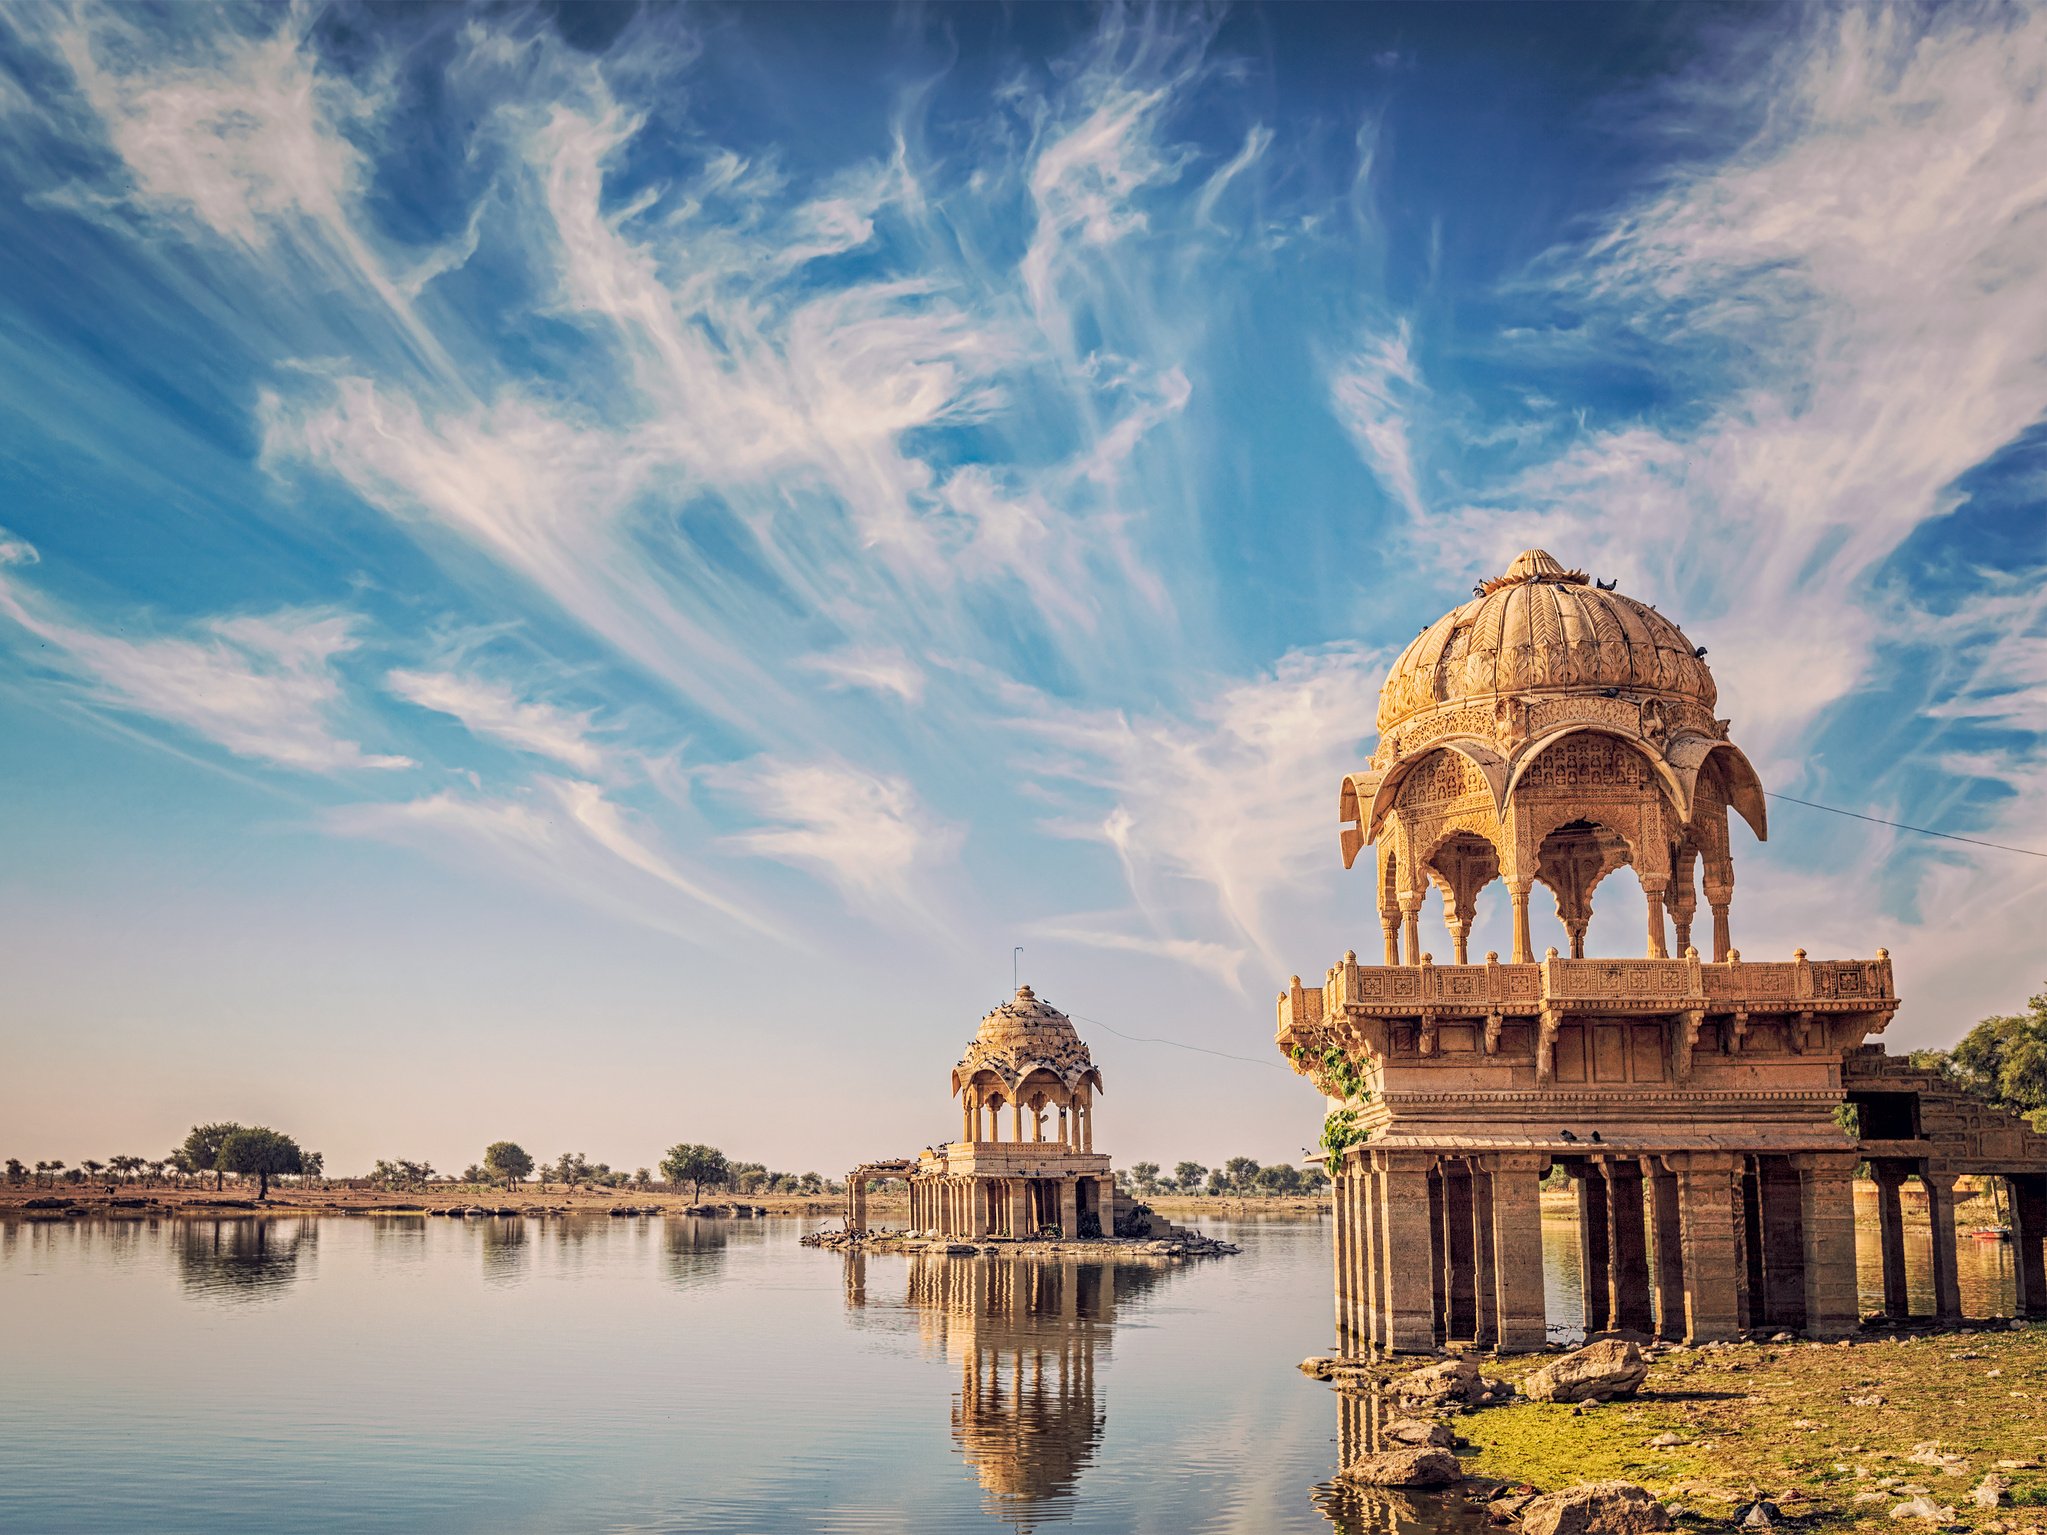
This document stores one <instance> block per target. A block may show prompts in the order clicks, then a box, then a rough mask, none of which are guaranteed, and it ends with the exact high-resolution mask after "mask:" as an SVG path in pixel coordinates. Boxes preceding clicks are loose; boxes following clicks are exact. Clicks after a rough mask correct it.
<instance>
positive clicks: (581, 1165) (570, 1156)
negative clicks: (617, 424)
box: [553, 1151, 592, 1188]
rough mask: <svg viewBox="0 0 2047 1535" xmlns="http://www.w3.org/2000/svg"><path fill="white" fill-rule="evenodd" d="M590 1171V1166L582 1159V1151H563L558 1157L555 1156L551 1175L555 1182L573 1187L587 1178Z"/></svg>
mask: <svg viewBox="0 0 2047 1535" xmlns="http://www.w3.org/2000/svg"><path fill="white" fill-rule="evenodd" d="M591 1171H592V1169H591V1166H590V1164H589V1162H588V1161H586V1160H585V1159H584V1156H583V1153H582V1152H580V1151H578V1152H574V1153H570V1152H566V1151H564V1152H563V1153H562V1154H561V1155H560V1156H559V1157H557V1158H555V1163H554V1168H553V1176H554V1181H555V1182H556V1183H564V1184H567V1185H568V1186H569V1187H571V1188H574V1187H575V1186H576V1185H577V1184H579V1183H581V1182H583V1181H584V1180H585V1179H587V1178H588V1177H589V1176H590V1174H591Z"/></svg>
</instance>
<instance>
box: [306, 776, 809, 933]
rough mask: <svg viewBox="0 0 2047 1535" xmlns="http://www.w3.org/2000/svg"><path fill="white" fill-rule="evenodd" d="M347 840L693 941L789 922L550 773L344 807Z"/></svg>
mask: <svg viewBox="0 0 2047 1535" xmlns="http://www.w3.org/2000/svg"><path fill="white" fill-rule="evenodd" d="M321 824H323V825H324V826H325V827H326V828H327V829H328V830H329V831H331V832H333V833H334V834H336V835H338V836H347V837H366V838H371V839H374V840H377V841H382V842H390V843H397V844H400V845H405V846H413V847H420V848H423V849H425V850H426V851H428V852H431V853H435V854H439V855H443V856H450V857H453V858H455V859H456V860H457V861H472V860H475V859H481V860H483V861H484V862H485V863H486V864H488V865H489V866H491V867H493V868H500V869H506V870H509V871H510V872H512V873H514V874H516V875H518V876H519V877H520V878H522V879H524V880H526V881H527V882H528V883H530V884H532V885H534V886H536V887H538V888H542V889H547V890H567V891H568V892H570V893H572V894H573V895H575V896H576V897H577V898H579V899H581V900H583V901H585V902H587V903H588V904H590V905H592V906H594V907H596V908H598V909H600V910H603V911H606V912H609V913H611V914H612V915H614V916H617V917H620V918H623V919H625V920H627V921H630V922H634V923H637V924H639V925H641V926H644V927H649V928H652V929H654V930H656V931H658V932H664V933H667V934H670V935H671V936H673V937H677V938H683V939H687V940H688V941H690V942H692V943H698V944H709V943H712V942H714V941H716V940H717V939H718V938H719V936H720V935H729V934H730V933H731V932H732V931H733V930H734V929H735V928H739V929H744V930H747V931H750V932H752V933H756V934H759V935H761V936H764V937H769V938H783V937H785V936H786V935H785V934H784V932H783V931H782V929H781V928H780V926H779V925H778V924H776V923H774V922H772V921H770V920H769V919H768V918H766V917H765V916H763V915H761V914H759V913H758V912H756V911H755V910H754V909H753V907H752V906H751V905H750V904H749V903H748V902H746V901H745V900H743V899H741V898H740V897H738V896H736V895H734V894H732V893H730V892H729V891H728V890H727V889H725V888H724V887H723V885H722V883H721V882H720V881H718V880H716V879H715V878H713V877H712V876H711V875H709V874H707V873H704V872H701V871H699V870H697V869H695V868H692V867H691V866H690V865H689V864H688V863H687V862H685V861H684V860H683V859H682V858H680V857H678V856H677V855H676V854H675V853H673V852H672V851H670V850H668V849H666V848H664V847H663V846H662V845H661V843H660V839H659V836H658V834H657V833H656V832H655V831H654V830H653V829H652V828H650V827H648V826H647V825H646V824H645V823H644V821H643V820H642V819H641V818H639V817H637V816H635V815H634V814H633V813H632V812H631V811H630V810H628V809H627V808H625V807H624V806H622V805H620V804H619V803H618V802H617V801H615V800H613V799H611V798H609V797H608V796H607V795H606V794H605V792H604V790H603V789H601V788H600V787H599V786H598V785H596V784H592V783H587V782H584V781H582V780H579V779H572V778H555V777H549V776H544V775H543V776H541V777H539V778H537V779H535V780H534V782H533V783H532V784H531V785H529V786H528V787H527V788H526V789H525V790H524V791H523V792H521V793H517V794H506V795H482V794H462V793H459V792H456V791H452V790H448V791H442V792H440V793H437V794H431V795H427V796H424V797H422V798H419V799H413V800H404V801H395V802H385V803H366V804H356V805H347V806H342V807H339V808H337V809H334V810H331V811H328V812H326V813H325V815H323V817H322V818H321Z"/></svg>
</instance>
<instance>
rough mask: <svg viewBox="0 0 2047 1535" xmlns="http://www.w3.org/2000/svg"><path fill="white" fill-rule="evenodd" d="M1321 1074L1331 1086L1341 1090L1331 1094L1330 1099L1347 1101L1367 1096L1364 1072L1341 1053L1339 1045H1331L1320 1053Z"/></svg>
mask: <svg viewBox="0 0 2047 1535" xmlns="http://www.w3.org/2000/svg"><path fill="white" fill-rule="evenodd" d="M1322 1074H1323V1076H1324V1077H1325V1078H1327V1079H1328V1081H1329V1082H1330V1083H1331V1084H1332V1085H1334V1086H1336V1087H1338V1088H1341V1089H1342V1091H1341V1092H1338V1093H1332V1094H1331V1095H1330V1096H1331V1097H1336V1098H1346V1099H1348V1098H1363V1097H1365V1096H1367V1093H1366V1089H1365V1074H1364V1072H1363V1071H1362V1070H1360V1069H1359V1068H1358V1067H1357V1065H1355V1064H1354V1063H1353V1062H1352V1060H1351V1058H1350V1057H1349V1056H1347V1055H1345V1054H1344V1053H1343V1049H1342V1047H1341V1046H1339V1045H1331V1046H1330V1047H1329V1048H1328V1049H1327V1050H1324V1051H1323V1052H1322Z"/></svg>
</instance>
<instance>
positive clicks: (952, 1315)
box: [846, 1252, 1170, 1529]
mask: <svg viewBox="0 0 2047 1535" xmlns="http://www.w3.org/2000/svg"><path fill="white" fill-rule="evenodd" d="M868 1261H869V1260H868V1259H867V1258H866V1257H865V1256H864V1255H862V1254H860V1253H858V1252H854V1253H849V1254H848V1255H847V1258H846V1303H847V1305H848V1306H853V1307H864V1306H866V1305H867V1304H868V1296H867V1264H868ZM1169 1272H1170V1271H1169V1270H1167V1269H1166V1268H1164V1267H1158V1268H1153V1267H1150V1266H1139V1265H1133V1264H1128V1263H1124V1264H1113V1265H1112V1264H1103V1263H1095V1262H1082V1261H1076V1260H1071V1259H1069V1260H1065V1261H1061V1260H1057V1259H1049V1258H986V1257H979V1258H948V1257H946V1256H945V1255H943V1254H941V1253H917V1254H914V1255H912V1257H911V1259H910V1271H909V1285H908V1293H907V1296H906V1303H907V1305H908V1307H909V1308H910V1309H911V1310H912V1311H913V1312H914V1313H915V1315H916V1318H917V1322H918V1330H919V1332H920V1333H921V1334H922V1336H923V1338H924V1340H925V1342H926V1343H927V1344H928V1345H929V1346H930V1347H931V1348H932V1349H933V1351H934V1352H936V1351H943V1353H944V1354H945V1355H946V1357H947V1359H948V1360H949V1361H951V1363H952V1364H953V1366H954V1368H956V1369H957V1370H958V1372H959V1390H958V1392H957V1394H956V1395H955V1396H954V1398H953V1407H952V1437H953V1442H954V1443H955V1444H957V1445H958V1446H959V1450H960V1453H961V1454H962V1455H963V1456H965V1457H966V1460H967V1463H968V1464H969V1465H970V1466H972V1467H973V1469H974V1474H975V1476H976V1477H977V1478H978V1479H979V1481H980V1483H981V1486H982V1488H983V1489H984V1490H985V1491H986V1492H987V1494H988V1499H987V1509H988V1512H989V1513H990V1514H991V1515H992V1516H994V1517H996V1518H998V1519H1001V1520H1003V1521H1005V1522H1007V1523H1010V1524H1012V1525H1014V1526H1015V1527H1016V1528H1018V1529H1030V1528H1033V1527H1034V1526H1035V1524H1036V1523H1037V1522H1038V1521H1040V1520H1042V1519H1047V1518H1055V1519H1056V1518H1065V1517H1067V1515H1068V1513H1069V1512H1070V1510H1069V1509H1068V1508H1067V1507H1066V1506H1065V1505H1066V1504H1067V1503H1068V1501H1069V1500H1070V1499H1071V1498H1072V1496H1073V1494H1074V1491H1075V1489H1076V1488H1077V1486H1078V1485H1079V1482H1080V1478H1081V1474H1082V1472H1084V1471H1085V1470H1086V1469H1087V1467H1088V1465H1089V1463H1090V1462H1091V1461H1092V1460H1093V1459H1094V1455H1095V1451H1096V1449H1097V1448H1098V1447H1099V1446H1100V1444H1101V1440H1102V1428H1103V1425H1104V1423H1105V1422H1106V1420H1107V1417H1108V1410H1107V1406H1106V1404H1105V1402H1104V1400H1103V1397H1102V1395H1101V1392H1100V1389H1099V1387H1098V1385H1097V1380H1096V1371H1097V1367H1098V1365H1099V1363H1100V1361H1101V1359H1102V1358H1103V1356H1104V1355H1106V1353H1107V1351H1108V1347H1109V1334H1110V1329H1111V1328H1112V1327H1113V1326H1114V1325H1115V1316H1116V1307H1117V1305H1118V1303H1119V1302H1120V1303H1123V1304H1126V1305H1127V1304H1129V1303H1130V1302H1132V1301H1134V1300H1135V1299H1136V1298H1137V1297H1138V1296H1140V1295H1142V1294H1143V1293H1144V1292H1146V1291H1147V1290H1149V1289H1151V1288H1152V1287H1153V1286H1154V1285H1157V1284H1158V1283H1159V1282H1160V1281H1161V1280H1163V1279H1164V1278H1165V1277H1166V1276H1167V1274H1168V1273H1169Z"/></svg>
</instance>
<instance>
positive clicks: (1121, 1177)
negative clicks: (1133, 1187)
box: [1116, 1167, 1130, 1194]
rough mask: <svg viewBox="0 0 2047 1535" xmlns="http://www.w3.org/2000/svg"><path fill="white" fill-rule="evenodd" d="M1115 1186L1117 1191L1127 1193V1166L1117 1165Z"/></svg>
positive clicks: (1128, 1190)
mask: <svg viewBox="0 0 2047 1535" xmlns="http://www.w3.org/2000/svg"><path fill="white" fill-rule="evenodd" d="M1116 1188H1117V1191H1118V1192H1119V1193H1124V1194H1128V1193H1129V1192H1130V1169H1129V1168H1127V1167H1119V1168H1117V1169H1116Z"/></svg>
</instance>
